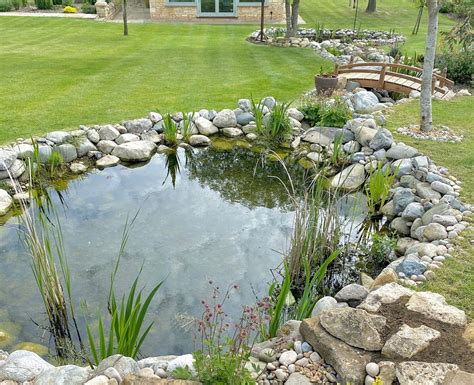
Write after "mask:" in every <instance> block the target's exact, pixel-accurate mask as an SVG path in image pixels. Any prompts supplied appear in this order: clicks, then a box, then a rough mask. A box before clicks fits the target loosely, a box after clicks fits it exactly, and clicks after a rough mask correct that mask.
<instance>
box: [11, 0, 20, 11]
mask: <svg viewBox="0 0 474 385" xmlns="http://www.w3.org/2000/svg"><path fill="white" fill-rule="evenodd" d="M11 1H12V5H13V8H15V10H19V9H20V7H21V5H22V1H21V0H11Z"/></svg>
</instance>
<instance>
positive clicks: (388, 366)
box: [378, 361, 396, 385]
mask: <svg viewBox="0 0 474 385" xmlns="http://www.w3.org/2000/svg"><path fill="white" fill-rule="evenodd" d="M378 366H379V368H380V372H379V374H378V377H379V378H380V380H381V381H382V384H384V385H392V383H393V382H394V381H395V379H396V374H395V363H393V362H391V361H379V363H378Z"/></svg>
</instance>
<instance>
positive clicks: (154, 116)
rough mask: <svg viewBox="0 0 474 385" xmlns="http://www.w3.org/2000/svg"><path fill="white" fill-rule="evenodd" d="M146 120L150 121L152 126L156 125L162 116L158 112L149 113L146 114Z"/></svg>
mask: <svg viewBox="0 0 474 385" xmlns="http://www.w3.org/2000/svg"><path fill="white" fill-rule="evenodd" d="M148 119H150V120H151V123H152V124H156V123H158V122H160V121H162V120H163V116H162V115H161V114H160V113H158V112H150V113H149V114H148Z"/></svg>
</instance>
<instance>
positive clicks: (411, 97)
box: [408, 90, 421, 99]
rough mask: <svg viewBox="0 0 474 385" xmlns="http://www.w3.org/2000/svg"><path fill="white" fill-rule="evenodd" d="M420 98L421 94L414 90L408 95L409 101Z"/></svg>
mask: <svg viewBox="0 0 474 385" xmlns="http://www.w3.org/2000/svg"><path fill="white" fill-rule="evenodd" d="M420 96H421V92H420V91H416V90H411V91H410V94H409V95H408V97H409V98H410V99H418V98H419V97H420Z"/></svg>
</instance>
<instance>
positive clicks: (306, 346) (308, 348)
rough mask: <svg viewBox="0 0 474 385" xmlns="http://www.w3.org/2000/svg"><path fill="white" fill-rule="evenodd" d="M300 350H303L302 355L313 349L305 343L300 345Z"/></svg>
mask: <svg viewBox="0 0 474 385" xmlns="http://www.w3.org/2000/svg"><path fill="white" fill-rule="evenodd" d="M301 349H302V350H303V353H309V352H312V351H313V347H312V346H311V345H310V344H308V343H307V342H303V343H302V344H301Z"/></svg>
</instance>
